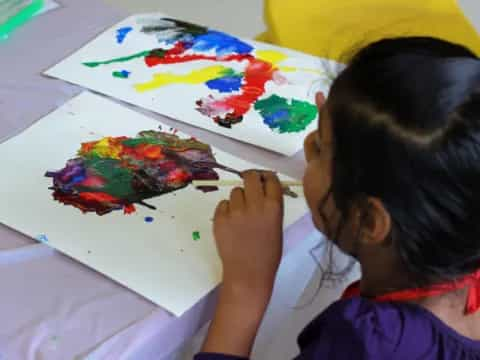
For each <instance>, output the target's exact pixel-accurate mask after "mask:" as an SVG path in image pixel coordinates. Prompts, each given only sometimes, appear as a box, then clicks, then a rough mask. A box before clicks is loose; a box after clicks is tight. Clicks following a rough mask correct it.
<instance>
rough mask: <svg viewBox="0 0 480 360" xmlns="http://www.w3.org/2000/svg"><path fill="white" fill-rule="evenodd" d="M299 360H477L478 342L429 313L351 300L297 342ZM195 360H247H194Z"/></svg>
mask: <svg viewBox="0 0 480 360" xmlns="http://www.w3.org/2000/svg"><path fill="white" fill-rule="evenodd" d="M298 344H299V346H300V355H299V356H298V357H297V358H296V359H297V360H311V359H329V360H343V359H345V360H347V359H348V360H350V359H358V360H362V359H369V360H376V359H379V360H380V359H382V360H384V359H388V360H406V359H409V360H415V359H422V360H447V359H448V360H454V359H455V360H460V359H461V360H480V341H474V340H471V339H468V338H466V337H464V336H462V335H460V334H459V333H457V332H456V331H455V330H453V329H452V328H450V327H449V326H448V325H446V324H445V323H443V322H442V321H441V320H440V319H439V318H437V317H436V316H435V315H433V314H432V313H431V312H429V311H428V310H426V309H424V308H422V307H420V306H417V305H412V304H407V303H389V302H385V303H377V302H373V301H371V300H368V299H365V298H361V297H355V298H352V299H348V300H340V301H337V302H335V303H333V304H332V305H331V306H330V307H329V308H328V309H326V310H325V311H324V312H323V313H322V314H320V316H318V317H317V318H316V319H315V320H314V321H312V322H311V323H310V324H309V325H308V326H307V327H306V328H305V329H304V330H303V332H302V333H301V334H300V336H299V338H298ZM195 360H245V359H244V358H239V357H235V356H229V355H222V354H198V355H197V356H195Z"/></svg>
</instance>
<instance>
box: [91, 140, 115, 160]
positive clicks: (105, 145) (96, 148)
mask: <svg viewBox="0 0 480 360" xmlns="http://www.w3.org/2000/svg"><path fill="white" fill-rule="evenodd" d="M91 153H92V154H95V155H97V156H98V157H101V158H109V159H120V155H121V153H122V145H121V144H119V143H118V142H116V141H115V140H114V139H112V138H109V137H105V138H103V139H101V140H99V141H97V142H96V143H95V144H94V145H93V148H92V150H91Z"/></svg>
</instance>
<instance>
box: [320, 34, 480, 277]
mask: <svg viewBox="0 0 480 360" xmlns="http://www.w3.org/2000/svg"><path fill="white" fill-rule="evenodd" d="M328 111H329V114H330V117H331V119H332V124H333V138H334V162H333V164H334V165H333V176H332V179H333V180H332V188H331V192H332V194H333V197H334V200H335V203H336V205H337V207H338V208H339V209H340V211H341V213H342V216H343V218H344V220H345V219H346V218H348V215H349V212H350V209H351V208H352V205H354V204H357V205H358V204H361V203H362V201H363V200H364V199H365V198H366V197H376V198H379V199H380V200H381V201H382V202H383V205H384V206H385V208H386V209H387V211H388V212H389V213H390V215H391V218H392V222H393V229H392V234H391V237H392V241H393V244H394V246H395V249H396V251H397V252H398V255H399V258H400V261H401V262H402V264H403V266H404V268H405V271H406V272H407V273H408V274H409V275H411V276H412V278H413V279H415V280H416V281H418V284H419V285H424V284H429V283H432V282H436V281H440V280H445V279H453V278H456V277H458V276H461V275H464V274H466V273H470V272H473V271H475V270H477V269H478V268H479V267H480V60H479V59H478V58H477V57H476V56H475V54H474V53H472V52H471V51H469V50H468V49H466V48H464V47H462V46H460V45H455V44H452V43H448V42H446V41H442V40H438V39H433V38H425V37H411V38H398V39H386V40H381V41H379V42H376V43H374V44H372V45H369V46H368V47H366V48H364V49H363V50H361V51H360V52H359V53H358V54H356V55H355V56H354V58H353V59H352V61H351V62H350V64H349V66H348V67H347V68H346V69H345V70H344V71H343V72H342V73H341V74H340V75H339V77H338V78H337V79H336V80H335V82H334V84H333V86H332V89H331V93H330V97H329V100H328Z"/></svg>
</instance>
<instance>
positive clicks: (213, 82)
mask: <svg viewBox="0 0 480 360" xmlns="http://www.w3.org/2000/svg"><path fill="white" fill-rule="evenodd" d="M139 24H140V25H141V32H143V33H144V34H148V35H152V36H155V37H156V38H157V40H158V42H159V44H161V45H162V46H164V47H159V48H156V49H152V50H146V51H141V52H139V53H136V54H132V55H129V56H125V57H120V58H115V59H110V60H104V61H94V62H86V63H84V65H85V66H88V67H91V68H95V67H98V66H101V65H109V64H115V63H124V62H128V61H132V60H135V59H139V58H143V59H144V62H145V65H146V66H147V67H150V68H153V67H157V66H161V65H168V64H181V63H187V62H194V61H211V62H217V63H219V62H220V63H221V64H218V65H212V66H207V67H204V68H201V69H196V70H192V71H190V72H188V73H183V74H178V73H173V72H159V73H156V74H154V75H153V77H152V79H151V80H149V81H147V82H143V83H137V84H135V85H134V88H135V90H136V91H138V92H147V91H154V90H156V89H159V88H161V87H164V86H169V85H174V84H188V85H204V86H206V87H207V88H208V89H210V90H212V93H211V94H210V95H208V96H206V97H204V98H201V99H198V100H197V101H196V105H197V107H196V109H197V111H198V112H200V113H201V114H203V115H205V116H207V117H209V118H211V119H212V120H213V121H215V122H216V123H217V124H218V125H220V126H222V127H226V128H231V127H232V126H233V125H235V124H238V123H240V122H242V121H243V118H244V116H245V115H246V114H247V113H248V112H249V111H251V110H257V111H258V112H259V113H260V115H261V116H262V117H263V119H264V123H265V124H266V125H267V126H268V127H269V128H271V129H272V130H275V131H278V132H279V133H290V132H300V131H302V130H304V129H305V127H306V126H308V124H309V123H310V122H311V121H312V120H313V119H314V118H315V116H316V112H317V110H316V107H315V106H314V105H312V104H309V103H307V102H303V101H299V100H296V99H286V98H281V97H279V96H275V97H270V98H269V99H266V100H260V99H261V97H262V96H263V95H264V94H265V93H266V91H267V90H266V87H267V85H268V83H270V82H273V83H275V84H277V85H284V84H287V83H288V81H287V79H286V78H285V76H283V75H282V72H283V73H286V72H293V71H304V72H317V73H320V72H319V71H318V70H315V69H303V68H301V69H300V68H295V67H289V66H282V65H281V63H282V62H283V61H285V60H286V59H288V56H287V55H286V54H284V53H283V52H280V51H276V50H257V51H254V50H255V49H254V48H253V47H252V46H251V45H250V44H248V43H246V42H244V41H242V40H240V39H238V38H235V37H233V36H231V35H228V34H225V33H222V32H219V31H214V30H210V29H208V28H206V27H204V26H199V25H195V24H191V23H188V22H184V21H179V20H175V19H170V18H161V19H151V18H148V19H141V20H139ZM228 63H237V64H240V65H242V66H243V67H244V69H243V70H242V71H236V70H234V69H233V68H231V67H229V66H228ZM129 75H130V74H129V73H128V75H126V76H125V73H121V72H114V73H113V76H115V77H119V78H127V77H128V76H129ZM259 101H261V102H260V104H259ZM308 105H311V106H308ZM313 107H315V111H313Z"/></svg>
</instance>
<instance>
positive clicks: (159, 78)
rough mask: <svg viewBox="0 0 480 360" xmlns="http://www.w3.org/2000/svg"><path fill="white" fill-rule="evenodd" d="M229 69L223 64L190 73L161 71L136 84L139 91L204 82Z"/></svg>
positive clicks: (219, 75) (217, 76)
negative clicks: (146, 80) (149, 79)
mask: <svg viewBox="0 0 480 360" xmlns="http://www.w3.org/2000/svg"><path fill="white" fill-rule="evenodd" d="M228 70H229V69H228V68H226V67H224V66H221V65H215V66H209V67H206V68H204V69H200V70H194V71H192V72H190V73H188V74H174V73H159V74H155V75H154V76H153V79H152V80H151V81H149V82H146V83H143V84H137V85H135V89H136V90H137V91H138V92H145V91H149V90H155V89H158V88H159V87H162V86H166V85H171V84H193V85H194V84H203V83H205V82H207V81H210V80H213V79H217V78H219V77H221V76H222V75H223V74H224V73H225V71H228Z"/></svg>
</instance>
